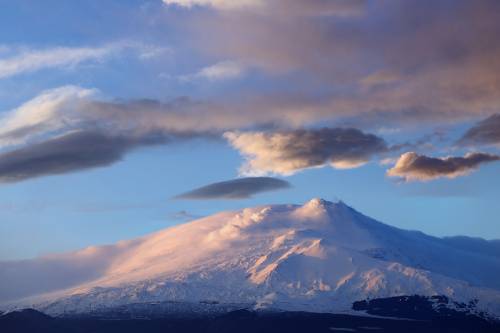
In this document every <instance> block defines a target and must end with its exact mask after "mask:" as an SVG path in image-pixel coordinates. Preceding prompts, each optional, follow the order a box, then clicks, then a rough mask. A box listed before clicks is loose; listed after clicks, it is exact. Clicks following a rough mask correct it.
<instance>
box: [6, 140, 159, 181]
mask: <svg viewBox="0 0 500 333" xmlns="http://www.w3.org/2000/svg"><path fill="white" fill-rule="evenodd" d="M166 141H167V138H165V137H163V136H161V135H160V136H148V137H138V138H136V137H123V136H112V135H111V136H110V135H106V134H103V133H101V132H94V131H78V132H73V133H69V134H65V135H62V136H60V137H56V138H52V139H49V140H46V141H43V142H39V143H35V144H32V145H28V146H24V147H21V148H19V149H16V150H12V151H8V152H4V153H1V154H0V182H4V183H9V182H18V181H22V180H25V179H29V178H35V177H40V176H47V175H55V174H63V173H68V172H73V171H78V170H83V169H88V168H95V167H100V166H107V165H110V164H112V163H115V162H117V161H119V160H120V159H121V158H122V157H123V155H124V154H125V153H126V152H128V151H129V150H131V149H133V148H136V147H139V146H143V145H152V144H159V143H165V142H166Z"/></svg>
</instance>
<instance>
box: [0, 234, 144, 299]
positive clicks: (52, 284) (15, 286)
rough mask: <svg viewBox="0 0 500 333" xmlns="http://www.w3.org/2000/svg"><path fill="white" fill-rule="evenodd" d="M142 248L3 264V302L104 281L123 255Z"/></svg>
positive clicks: (129, 245) (123, 246) (125, 244)
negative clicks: (97, 279) (104, 276)
mask: <svg viewBox="0 0 500 333" xmlns="http://www.w3.org/2000/svg"><path fill="white" fill-rule="evenodd" d="M138 245H140V240H132V241H122V242H119V243H117V244H115V245H105V246H91V247H88V248H85V249H83V250H80V251H75V252H70V253H66V254H57V255H49V256H44V257H39V258H35V259H29V260H16V261H3V262H2V261H0V281H1V283H0V300H1V301H3V302H5V301H9V300H14V299H20V298H23V297H27V296H33V295H37V294H42V293H46V292H51V291H54V290H59V289H64V288H69V287H72V286H75V285H78V284H81V283H83V282H87V281H92V280H93V279H96V278H98V277H101V276H102V274H104V273H105V272H106V270H108V269H109V268H110V267H111V265H112V264H113V262H114V260H116V259H117V258H119V256H120V255H123V254H124V253H125V254H126V253H127V251H128V250H130V249H132V250H133V249H134V248H135V247H136V246H138ZM33 277H36V283H35V282H34V281H33Z"/></svg>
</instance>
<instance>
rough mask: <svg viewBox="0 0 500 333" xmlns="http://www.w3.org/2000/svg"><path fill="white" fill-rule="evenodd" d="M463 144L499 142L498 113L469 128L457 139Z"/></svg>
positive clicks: (494, 143)
mask: <svg viewBox="0 0 500 333" xmlns="http://www.w3.org/2000/svg"><path fill="white" fill-rule="evenodd" d="M459 143H460V144H463V145H477V144H492V145H499V144H500V114H494V115H492V116H490V117H488V118H486V119H484V120H482V121H480V122H479V123H477V124H476V125H474V126H473V127H472V128H470V129H469V130H468V131H467V132H466V133H465V135H464V136H463V137H462V138H461V139H460V140H459Z"/></svg>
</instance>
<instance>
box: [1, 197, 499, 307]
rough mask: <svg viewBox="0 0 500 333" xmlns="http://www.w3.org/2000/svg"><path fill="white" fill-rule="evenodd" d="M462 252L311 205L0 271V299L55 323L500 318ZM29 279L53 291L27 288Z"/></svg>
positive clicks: (335, 206)
mask: <svg viewBox="0 0 500 333" xmlns="http://www.w3.org/2000/svg"><path fill="white" fill-rule="evenodd" d="M457 247H459V246H458V245H456V246H454V247H452V246H449V245H448V243H447V242H445V241H443V240H442V239H439V238H435V237H431V236H427V235H424V234H422V233H415V232H409V231H405V230H400V229H397V228H393V227H390V226H385V225H383V224H382V223H380V222H377V221H375V220H372V219H370V218H368V217H366V216H364V215H363V214H361V213H359V212H357V211H356V210H354V209H353V208H350V207H349V206H348V205H346V204H345V203H343V202H342V201H338V202H330V201H327V200H324V199H321V198H313V199H311V200H309V201H308V202H306V203H304V204H303V205H268V206H258V207H250V208H244V209H242V210H239V211H229V212H221V213H219V214H215V215H212V216H208V217H205V218H202V219H199V220H196V221H192V222H190V223H186V224H182V225H178V226H175V227H171V228H167V229H164V230H161V231H158V232H156V233H153V234H151V235H147V236H143V237H141V238H139V239H137V240H134V241H129V242H126V243H119V244H116V245H109V246H104V247H97V248H91V249H89V250H86V251H79V252H75V253H70V254H65V255H60V256H53V257H51V258H43V259H41V260H33V261H30V262H26V261H24V262H19V263H9V264H8V265H5V264H4V266H3V267H2V265H1V263H0V273H3V272H5V273H3V276H2V274H0V277H1V278H2V280H1V281H0V282H3V283H1V284H0V285H4V286H5V285H9V283H10V282H9V283H5V281H16V284H15V285H16V286H19V287H18V288H17V289H16V290H12V288H9V289H8V290H7V289H5V288H4V289H2V288H0V299H1V298H2V297H3V298H4V299H5V300H16V301H17V300H19V302H25V300H28V301H26V302H29V304H33V305H34V306H36V307H35V308H37V309H41V310H43V311H46V312H47V313H49V314H55V315H58V314H61V313H64V312H66V311H72V312H75V313H79V312H80V313H85V311H89V309H90V310H91V308H92V307H94V306H98V307H101V308H105V307H114V306H128V305H130V304H139V303H144V304H149V303H150V302H167V303H165V304H188V306H191V305H193V304H196V306H202V305H200V304H205V303H206V302H207V300H209V301H212V300H216V301H217V302H218V303H219V304H220V306H221V307H225V306H226V305H228V304H244V305H245V306H248V307H252V306H255V307H256V308H265V307H269V308H274V309H288V310H317V311H327V312H328V311H345V310H349V309H350V308H351V304H352V302H354V301H358V300H363V299H366V298H377V297H388V296H398V295H404V294H407V295H413V294H417V295H427V296H432V295H436V294H439V295H445V296H447V297H453V299H456V300H457V301H460V302H468V301H469V300H471V299H479V300H480V303H478V304H479V305H478V306H480V307H481V309H485V310H487V311H490V312H491V313H498V314H500V284H499V283H498V267H500V261H499V260H500V258H497V257H492V256H491V255H489V254H483V253H480V252H470V251H472V250H471V249H469V250H467V251H469V252H467V251H465V249H462V248H461V247H460V248H457ZM437 253H438V254H439V255H436V254H437ZM54 267H56V268H57V267H62V268H63V269H54ZM2 270H3V271H2ZM35 270H36V271H38V272H40V274H36V278H37V279H40V276H42V277H44V278H43V279H44V283H48V282H46V281H49V282H50V283H53V284H52V285H49V287H46V286H45V285H44V284H41V285H42V286H41V287H40V289H38V290H29V289H28V288H26V287H25V286H27V285H29V286H32V285H34V284H33V280H32V279H33V278H35V277H33V276H34V274H32V272H34V271H35ZM83 271H85V273H86V275H85V274H82V272H83ZM87 272H90V273H91V274H90V273H87ZM478 272H480V274H478ZM75 277H76V278H75ZM70 279H73V280H71V281H70V283H71V284H70V285H68V283H69V282H68V281H69V280H70ZM23 281H25V282H23ZM61 281H62V282H61ZM23 283H24V284H23ZM10 285H14V284H13V283H10ZM484 288H490V289H484ZM49 291H50V292H51V293H50V294H45V295H39V294H40V293H41V292H49ZM37 295H38V296H37ZM27 296H34V297H36V298H33V299H28V298H26V297H27ZM38 297H39V298H38ZM332 300H335V301H334V302H332ZM169 306H170V305H169ZM203 306H204V305H203ZM205 310H206V309H205ZM205 310H203V311H205ZM207 311H208V310H207Z"/></svg>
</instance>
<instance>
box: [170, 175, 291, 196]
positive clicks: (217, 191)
mask: <svg viewBox="0 0 500 333" xmlns="http://www.w3.org/2000/svg"><path fill="white" fill-rule="evenodd" d="M289 187H290V183H288V182H287V181H284V180H281V179H277V178H271V177H248V178H240V179H234V180H228V181H224V182H219V183H213V184H209V185H206V186H203V187H200V188H197V189H195V190H192V191H189V192H187V193H184V194H181V195H178V196H177V197H176V198H177V199H246V198H250V197H251V196H253V195H254V194H257V193H261V192H268V191H275V190H281V189H286V188H289Z"/></svg>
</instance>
